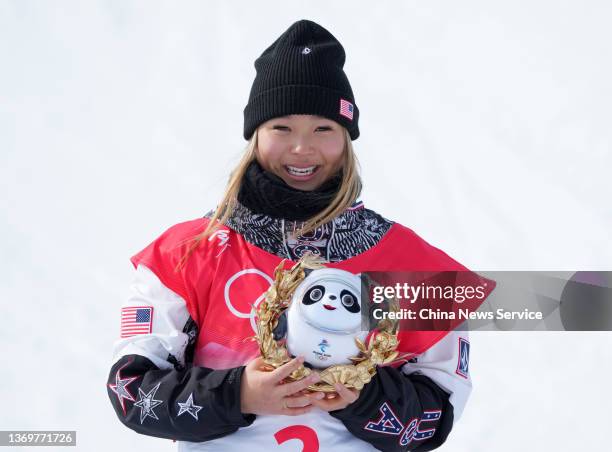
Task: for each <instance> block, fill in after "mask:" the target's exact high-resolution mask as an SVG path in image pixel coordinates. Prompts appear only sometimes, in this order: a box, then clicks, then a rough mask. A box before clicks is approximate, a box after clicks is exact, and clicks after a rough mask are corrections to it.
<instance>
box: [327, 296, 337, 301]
mask: <svg viewBox="0 0 612 452" xmlns="http://www.w3.org/2000/svg"><path fill="white" fill-rule="evenodd" d="M336 298H337V297H336V296H335V295H330V296H329V299H330V300H335V299H336Z"/></svg>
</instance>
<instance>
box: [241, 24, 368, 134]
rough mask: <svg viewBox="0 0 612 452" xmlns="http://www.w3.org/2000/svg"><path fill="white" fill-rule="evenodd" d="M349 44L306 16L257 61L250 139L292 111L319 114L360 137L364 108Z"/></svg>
mask: <svg viewBox="0 0 612 452" xmlns="http://www.w3.org/2000/svg"><path fill="white" fill-rule="evenodd" d="M344 60H345V54H344V48H343V47H342V44H340V42H338V40H337V39H336V38H334V36H333V35H332V34H331V33H330V32H329V31H327V30H326V29H325V28H323V27H321V26H320V25H318V24H316V23H314V22H311V21H309V20H300V21H298V22H296V23H294V24H293V25H291V27H289V29H287V31H285V32H284V33H283V34H282V35H281V36H280V37H279V38H278V39H277V40H276V41H274V43H273V44H272V45H271V46H270V47H268V48H267V49H266V50H264V52H263V53H262V54H261V56H260V57H259V58H257V60H255V70H256V71H257V75H256V76H255V81H254V82H253V86H252V87H251V94H250V95H249V103H248V104H247V106H246V107H245V109H244V138H245V139H246V140H248V139H250V138H251V135H253V132H255V129H256V128H257V127H258V126H259V125H260V124H261V123H263V122H265V121H268V120H269V119H272V118H277V117H279V116H286V115H294V114H295V115H297V114H309V115H319V116H323V117H326V118H329V119H332V120H334V121H336V122H337V123H339V124H341V125H342V126H344V127H345V128H346V129H347V130H348V131H349V134H350V136H351V139H352V140H355V139H357V137H359V127H358V121H359V109H358V108H357V105H355V98H354V96H353V91H352V90H351V85H350V84H349V81H348V79H347V78H346V74H345V73H344V70H343V69H342V68H343V67H344Z"/></svg>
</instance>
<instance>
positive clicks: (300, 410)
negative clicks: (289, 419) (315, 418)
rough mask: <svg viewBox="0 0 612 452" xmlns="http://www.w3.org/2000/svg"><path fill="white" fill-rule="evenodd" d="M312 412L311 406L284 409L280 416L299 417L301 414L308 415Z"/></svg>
mask: <svg viewBox="0 0 612 452" xmlns="http://www.w3.org/2000/svg"><path fill="white" fill-rule="evenodd" d="M312 410H313V406H312V405H309V406H307V407H304V408H285V409H283V411H282V414H285V415H287V416H299V415H301V414H307V413H310V412H311V411H312Z"/></svg>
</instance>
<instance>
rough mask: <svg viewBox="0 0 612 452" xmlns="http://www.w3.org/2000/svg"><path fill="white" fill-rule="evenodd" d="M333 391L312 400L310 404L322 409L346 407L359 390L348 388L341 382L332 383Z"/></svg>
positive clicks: (332, 409)
mask: <svg viewBox="0 0 612 452" xmlns="http://www.w3.org/2000/svg"><path fill="white" fill-rule="evenodd" d="M334 388H336V392H335V393H333V392H332V393H329V394H327V396H326V397H325V398H323V399H320V400H312V404H313V405H314V406H316V407H317V408H320V409H322V410H323V411H335V410H341V409H343V408H346V407H347V406H349V405H350V404H351V403H353V402H354V401H355V400H357V399H358V398H359V394H360V393H361V391H358V390H357V389H349V388H347V387H346V386H344V385H343V384H341V383H336V384H334Z"/></svg>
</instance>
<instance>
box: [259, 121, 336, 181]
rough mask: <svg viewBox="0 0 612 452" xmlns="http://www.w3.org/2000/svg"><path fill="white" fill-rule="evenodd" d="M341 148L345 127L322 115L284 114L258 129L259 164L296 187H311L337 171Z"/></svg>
mask: <svg viewBox="0 0 612 452" xmlns="http://www.w3.org/2000/svg"><path fill="white" fill-rule="evenodd" d="M344 147H345V132H344V128H343V127H342V126H341V125H340V124H338V123H337V122H335V121H332V120H331V119H327V118H323V117H321V116H313V115H290V116H283V117H280V118H274V119H271V120H269V121H266V122H264V123H263V124H261V125H260V126H259V128H258V129H257V149H256V156H257V161H258V162H259V164H260V165H261V166H262V167H263V168H264V169H265V170H266V171H269V172H271V173H273V174H275V175H277V176H278V177H280V178H281V179H282V180H283V181H285V183H286V184H287V185H289V186H291V187H293V188H297V189H298V190H305V191H310V190H314V189H316V188H318V187H320V186H321V184H323V183H324V182H325V181H327V180H328V179H330V178H331V177H332V176H333V175H334V174H336V173H337V172H338V171H339V170H340V168H341V166H342V156H343V151H344Z"/></svg>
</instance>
